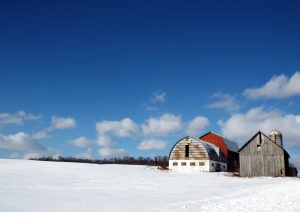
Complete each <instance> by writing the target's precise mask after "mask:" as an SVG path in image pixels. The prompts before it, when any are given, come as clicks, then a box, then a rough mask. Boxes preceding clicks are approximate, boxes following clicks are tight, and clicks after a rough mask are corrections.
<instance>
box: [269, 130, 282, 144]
mask: <svg viewBox="0 0 300 212" xmlns="http://www.w3.org/2000/svg"><path fill="white" fill-rule="evenodd" d="M269 138H270V139H272V140H273V141H274V142H275V143H276V144H278V145H279V146H281V147H282V133H281V132H280V131H279V130H273V131H272V132H271V133H270V134H269Z"/></svg>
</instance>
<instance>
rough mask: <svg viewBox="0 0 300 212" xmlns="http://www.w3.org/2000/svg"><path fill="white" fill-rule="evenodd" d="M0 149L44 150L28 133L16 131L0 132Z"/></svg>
mask: <svg viewBox="0 0 300 212" xmlns="http://www.w3.org/2000/svg"><path fill="white" fill-rule="evenodd" d="M0 149H6V150H13V151H22V152H31V153H32V152H44V151H46V148H45V147H43V146H42V145H40V144H38V143H37V142H36V140H35V139H34V138H33V137H32V136H31V135H29V134H27V133H24V132H18V133H16V134H11V135H3V134H0Z"/></svg>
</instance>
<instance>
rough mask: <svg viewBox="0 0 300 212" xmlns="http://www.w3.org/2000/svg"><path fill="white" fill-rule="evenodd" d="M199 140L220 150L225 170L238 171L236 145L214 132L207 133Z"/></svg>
mask: <svg viewBox="0 0 300 212" xmlns="http://www.w3.org/2000/svg"><path fill="white" fill-rule="evenodd" d="M199 139H200V140H203V141H206V142H208V143H212V144H214V145H216V146H217V147H219V148H220V150H221V151H222V153H223V154H224V155H225V157H226V159H227V170H228V171H238V167H239V153H238V150H239V148H238V145H237V144H236V143H235V142H234V141H231V140H229V139H227V138H224V137H222V136H220V135H218V134H216V133H214V132H208V133H206V134H204V135H202V136H201V137H200V138H199Z"/></svg>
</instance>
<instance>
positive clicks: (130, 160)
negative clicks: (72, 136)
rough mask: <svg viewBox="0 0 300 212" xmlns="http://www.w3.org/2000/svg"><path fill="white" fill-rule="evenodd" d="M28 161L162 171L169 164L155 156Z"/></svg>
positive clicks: (51, 158) (166, 159) (162, 158)
mask: <svg viewBox="0 0 300 212" xmlns="http://www.w3.org/2000/svg"><path fill="white" fill-rule="evenodd" d="M29 160H39V161H55V162H75V163H92V164H126V165H146V166H158V167H160V168H163V169H167V167H168V164H169V158H168V156H156V157H153V158H151V157H130V156H125V157H118V158H117V157H115V158H105V159H95V160H93V159H84V158H76V157H63V156H59V157H51V156H43V157H35V158H30V159H29Z"/></svg>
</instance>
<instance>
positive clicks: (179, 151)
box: [169, 137, 209, 160]
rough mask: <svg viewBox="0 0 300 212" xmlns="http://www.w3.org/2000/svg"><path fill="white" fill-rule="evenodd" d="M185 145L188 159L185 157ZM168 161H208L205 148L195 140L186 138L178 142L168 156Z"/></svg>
mask: <svg viewBox="0 0 300 212" xmlns="http://www.w3.org/2000/svg"><path fill="white" fill-rule="evenodd" d="M185 145H189V150H190V151H189V157H187V158H186V157H185ZM169 160H209V157H208V154H207V151H206V149H205V147H204V146H203V145H202V144H201V143H200V142H199V141H197V140H194V139H193V138H190V137H188V138H187V139H183V140H181V141H180V142H178V143H177V144H176V145H175V146H174V148H173V149H172V152H171V154H170V157H169Z"/></svg>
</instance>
